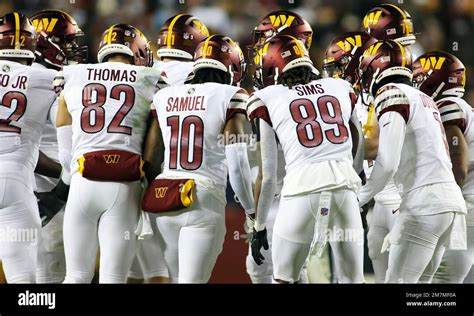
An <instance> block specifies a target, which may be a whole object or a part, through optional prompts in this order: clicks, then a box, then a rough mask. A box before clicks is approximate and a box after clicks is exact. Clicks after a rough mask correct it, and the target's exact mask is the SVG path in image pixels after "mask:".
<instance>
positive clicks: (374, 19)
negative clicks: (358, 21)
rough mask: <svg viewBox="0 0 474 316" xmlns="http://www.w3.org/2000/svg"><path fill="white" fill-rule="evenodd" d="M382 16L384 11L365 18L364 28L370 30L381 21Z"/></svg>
mask: <svg viewBox="0 0 474 316" xmlns="http://www.w3.org/2000/svg"><path fill="white" fill-rule="evenodd" d="M381 15H382V11H375V12H370V13H369V14H367V15H366V16H365V17H364V28H368V27H369V26H371V25H376V24H377V22H378V21H379V20H380V16H381Z"/></svg>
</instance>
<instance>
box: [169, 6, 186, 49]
mask: <svg viewBox="0 0 474 316" xmlns="http://www.w3.org/2000/svg"><path fill="white" fill-rule="evenodd" d="M183 15H184V14H178V15H177V16H175V17H174V19H173V20H172V21H171V23H170V26H169V27H168V35H167V36H166V47H167V48H171V37H172V36H173V27H174V25H175V23H176V21H178V19H179V18H180V17H182V16H183Z"/></svg>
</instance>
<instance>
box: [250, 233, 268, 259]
mask: <svg viewBox="0 0 474 316" xmlns="http://www.w3.org/2000/svg"><path fill="white" fill-rule="evenodd" d="M262 247H263V249H265V250H268V240H267V228H264V229H263V230H261V231H256V230H255V229H254V230H253V236H252V244H251V248H252V257H253V260H255V263H256V264H258V265H261V264H262V263H263V260H265V257H264V256H263V255H262V253H261V252H260V249H262Z"/></svg>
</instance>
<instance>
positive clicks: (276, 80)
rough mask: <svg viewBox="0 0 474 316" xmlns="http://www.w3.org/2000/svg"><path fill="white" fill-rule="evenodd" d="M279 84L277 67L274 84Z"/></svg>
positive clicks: (276, 68)
mask: <svg viewBox="0 0 474 316" xmlns="http://www.w3.org/2000/svg"><path fill="white" fill-rule="evenodd" d="M277 82H278V67H275V76H273V84H277Z"/></svg>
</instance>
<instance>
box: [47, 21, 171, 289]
mask: <svg viewBox="0 0 474 316" xmlns="http://www.w3.org/2000/svg"><path fill="white" fill-rule="evenodd" d="M97 59H98V61H99V63H98V64H82V65H70V66H64V67H63V71H62V72H63V74H62V76H63V86H64V88H63V90H62V92H61V97H60V99H59V108H58V115H57V121H56V122H57V133H58V143H59V159H60V162H61V164H62V165H63V167H64V168H66V169H69V168H70V172H71V175H72V178H71V190H70V194H69V197H68V201H67V204H66V211H65V216H64V250H65V254H66V278H65V281H64V282H65V283H90V282H91V280H92V277H93V275H94V264H95V259H96V253H97V248H98V246H99V245H100V271H99V282H100V283H124V282H125V281H126V277H127V273H128V271H129V269H130V266H131V264H132V261H133V258H134V256H135V254H136V246H137V238H136V236H135V235H134V232H135V229H136V228H137V223H138V218H139V200H140V195H141V184H140V179H141V178H142V177H143V174H144V169H146V168H147V164H146V163H145V162H144V160H143V158H142V150H143V149H142V145H143V143H144V136H145V133H146V129H147V121H148V118H149V117H150V108H149V105H150V103H151V101H152V97H153V95H154V93H155V92H156V91H157V90H159V89H160V88H162V87H164V86H166V85H167V82H166V77H164V76H163V75H162V73H161V72H160V71H159V70H157V69H155V68H152V67H151V66H152V65H153V54H152V52H151V50H150V47H149V44H148V41H147V39H146V37H145V36H144V35H143V33H142V32H140V30H138V29H137V28H135V27H133V26H131V25H126V24H115V25H112V26H111V27H109V28H108V29H107V30H106V31H105V32H104V33H103V34H102V36H101V42H100V46H99V51H98V54H97Z"/></svg>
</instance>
